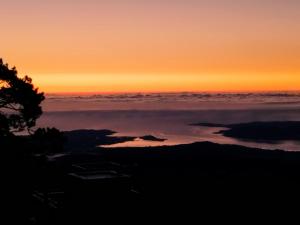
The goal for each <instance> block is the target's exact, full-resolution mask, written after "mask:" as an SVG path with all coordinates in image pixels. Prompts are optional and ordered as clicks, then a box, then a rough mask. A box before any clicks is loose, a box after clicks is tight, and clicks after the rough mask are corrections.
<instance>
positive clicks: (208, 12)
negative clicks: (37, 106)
mask: <svg viewBox="0 0 300 225" xmlns="http://www.w3.org/2000/svg"><path fill="white" fill-rule="evenodd" d="M0 3H1V5H0V20H1V35H0V57H2V58H3V59H4V61H5V62H7V63H9V64H10V65H11V66H16V67H17V69H18V71H19V73H20V74H21V75H25V74H28V75H29V76H31V77H32V78H33V82H34V83H35V84H36V85H37V86H39V87H40V89H41V90H43V91H46V92H116V91H117V92H128V91H129V92H131V91H132V92H136V91H138V92H141V91H152V92H157V91H261V90H266V91H268V90H300V13H299V12H300V1H299V0H151V1H150V0H106V1H105V0H102V1H101V0H26V1H25V0H24V1H23V0H22V1H21V0H0Z"/></svg>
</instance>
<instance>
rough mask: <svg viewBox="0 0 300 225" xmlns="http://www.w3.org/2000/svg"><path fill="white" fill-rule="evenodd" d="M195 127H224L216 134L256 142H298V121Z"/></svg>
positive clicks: (299, 124) (299, 132)
mask: <svg viewBox="0 0 300 225" xmlns="http://www.w3.org/2000/svg"><path fill="white" fill-rule="evenodd" d="M193 125H195V126H206V127H220V128H222V127H224V128H228V129H227V130H222V131H220V132H218V133H220V134H223V135H224V136H226V137H233V138H237V139H243V140H244V139H248V140H256V141H262V142H263V141H265V142H269V141H286V140H292V141H300V121H287V122H283V121H282V122H281V121H279V122H252V123H241V124H228V125H225V124H214V123H197V124H193Z"/></svg>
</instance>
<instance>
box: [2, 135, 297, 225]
mask: <svg viewBox="0 0 300 225" xmlns="http://www.w3.org/2000/svg"><path fill="white" fill-rule="evenodd" d="M25 142H28V140H26V141H25V139H19V138H18V139H16V140H14V141H13V142H10V143H7V145H6V146H5V145H3V146H4V148H2V149H3V150H2V152H3V153H4V155H3V156H2V157H1V158H2V163H1V164H2V165H4V167H5V168H4V170H3V171H4V173H5V176H4V177H3V182H2V184H3V186H4V187H5V191H4V192H2V197H3V198H2V199H6V201H3V204H4V206H5V207H4V208H5V213H4V215H5V217H3V220H4V218H5V220H6V221H9V222H8V223H3V224H43V225H45V224H54V225H56V224H172V223H175V222H179V223H182V224H195V223H196V224H201V223H202V224H215V222H216V221H218V224H219V223H221V224H223V223H224V224H225V223H228V222H230V223H236V224H245V223H248V222H253V223H254V222H255V224H270V223H271V222H281V223H283V224H291V223H288V221H297V219H298V218H297V215H298V213H299V212H298V208H299V202H300V201H299V200H300V153H296V152H295V153H294V152H284V151H266V150H260V149H250V148H246V147H241V146H231V145H219V144H213V143H208V142H203V143H195V144H190V145H179V146H169V147H155V148H122V149H101V148H94V150H90V151H88V152H86V153H83V152H80V153H79V152H72V151H70V150H68V151H62V152H61V153H60V154H52V155H51V154H38V153H36V152H35V153H34V152H32V153H30V154H29V152H31V148H32V146H29V145H28V144H25ZM24 152H27V153H26V154H25V153H24ZM286 213H288V216H285V215H286ZM280 220H281V221H280ZM292 224H293V223H292Z"/></svg>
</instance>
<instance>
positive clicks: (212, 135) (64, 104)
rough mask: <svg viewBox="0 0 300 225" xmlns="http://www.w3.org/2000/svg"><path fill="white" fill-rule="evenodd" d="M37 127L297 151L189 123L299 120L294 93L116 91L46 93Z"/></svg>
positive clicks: (299, 100) (299, 144)
mask: <svg viewBox="0 0 300 225" xmlns="http://www.w3.org/2000/svg"><path fill="white" fill-rule="evenodd" d="M43 109H44V114H43V115H42V117H41V118H40V119H39V121H38V126H40V127H57V128H59V129H61V130H65V131H68V130H76V129H97V130H98V129H110V130H113V131H116V132H117V134H115V135H117V136H134V137H140V136H144V135H153V136H155V137H158V138H163V139H166V141H164V142H154V141H144V140H142V139H139V138H137V139H136V140H135V141H130V142H125V143H121V144H115V145H111V146H110V147H124V146H126V147H127V146H134V147H137V146H139V147H141V146H158V145H175V144H188V143H193V142H199V141H211V142H216V143H221V144H239V145H244V146H249V147H259V148H264V149H283V150H288V151H297V150H300V140H299V141H283V142H259V143H258V142H255V141H245V140H237V139H234V138H228V137H224V136H222V135H221V134H217V132H218V131H220V130H223V129H224V128H217V127H216V128H212V127H203V126H191V124H194V123H200V122H201V123H221V124H234V123H244V122H253V121H300V92H260V93H187V92H185V93H120V94H68V95H66V94H55V95H50V94H49V95H47V98H46V100H45V102H44V103H43Z"/></svg>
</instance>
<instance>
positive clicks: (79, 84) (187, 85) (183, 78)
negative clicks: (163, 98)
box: [33, 74, 300, 93]
mask: <svg viewBox="0 0 300 225" xmlns="http://www.w3.org/2000/svg"><path fill="white" fill-rule="evenodd" d="M33 77H36V79H34V83H35V84H37V86H39V87H40V88H41V90H43V91H45V92H47V93H55V92H94V93H96V92H185V91H190V92H200V91H208V92H211V91H276V90H277V91H297V90H299V84H300V76H298V75H292V76H286V75H285V76H280V75H277V76H274V77H270V76H268V75H251V74H243V75H240V74H227V75H218V74H206V75H201V76H200V75H195V74H185V75H181V74H177V75H157V74H155V75H153V74H143V75H141V74H102V75H98V74H86V75H83V74H72V75H71V74H55V76H54V75H46V74H45V75H39V76H33ZM286 87H289V88H286Z"/></svg>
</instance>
